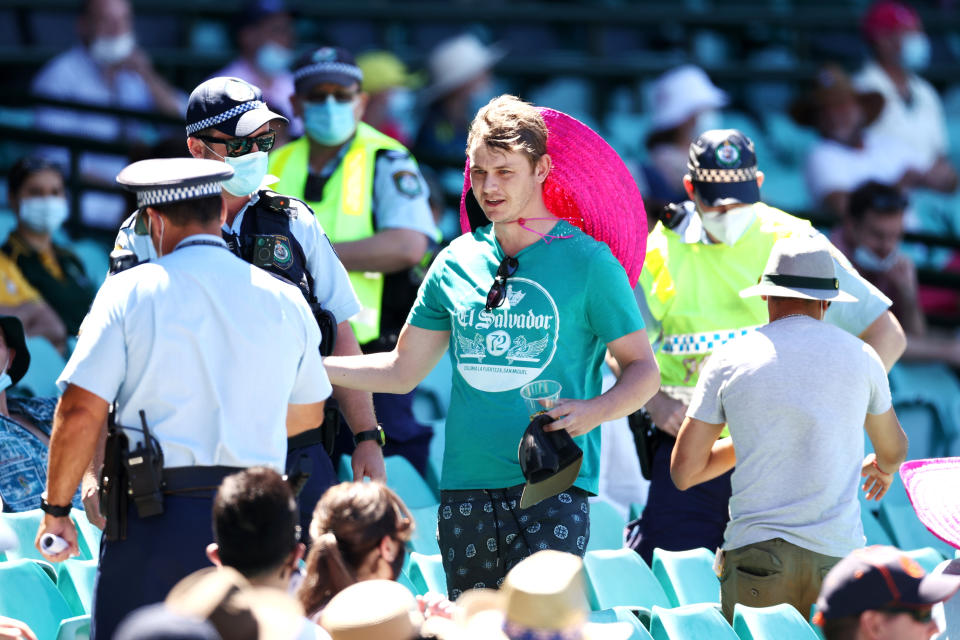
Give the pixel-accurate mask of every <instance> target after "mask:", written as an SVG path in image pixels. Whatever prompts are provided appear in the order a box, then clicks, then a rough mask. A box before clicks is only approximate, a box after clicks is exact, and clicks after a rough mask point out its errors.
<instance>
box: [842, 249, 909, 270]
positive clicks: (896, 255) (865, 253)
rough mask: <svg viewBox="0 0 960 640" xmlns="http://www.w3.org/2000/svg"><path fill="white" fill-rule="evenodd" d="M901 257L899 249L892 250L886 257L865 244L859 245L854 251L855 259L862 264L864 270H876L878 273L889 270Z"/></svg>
mask: <svg viewBox="0 0 960 640" xmlns="http://www.w3.org/2000/svg"><path fill="white" fill-rule="evenodd" d="M899 259H900V252H899V251H891V252H890V255H888V256H887V257H886V258H881V257H880V256H878V255H877V254H876V253H874V252H873V251H871V250H870V249H867V248H866V247H864V246H860V247H857V248H856V249H855V250H854V252H853V261H854V262H856V263H857V264H858V265H860V267H862V268H863V270H864V271H875V272H878V273H883V272H885V271H889V270H890V268H891V267H893V265H895V264H896V263H897V260H899Z"/></svg>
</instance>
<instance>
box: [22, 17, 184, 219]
mask: <svg viewBox="0 0 960 640" xmlns="http://www.w3.org/2000/svg"><path fill="white" fill-rule="evenodd" d="M77 32H78V34H79V36H80V44H79V45H77V46H75V47H73V48H72V49H70V50H69V51H66V52H64V53H62V54H60V55H59V56H57V57H56V58H54V59H53V60H51V61H50V62H49V63H47V65H46V66H44V67H43V69H41V70H40V72H39V73H38V74H37V75H36V77H34V79H33V83H32V91H33V93H34V94H35V95H37V96H41V97H44V98H54V99H57V100H67V101H72V102H79V103H84V104H91V105H96V106H102V107H119V108H124V109H133V110H137V111H145V112H148V111H155V112H159V113H163V114H167V115H170V116H179V115H182V114H183V108H184V104H185V100H184V96H183V95H182V94H181V93H180V92H179V91H178V90H176V89H174V88H173V87H172V86H171V85H170V84H169V83H167V81H166V80H164V79H163V77H161V76H160V74H158V73H157V71H156V70H155V69H154V68H153V64H152V63H151V62H150V58H149V57H148V56H147V54H146V53H144V51H143V50H142V49H140V48H139V47H138V46H137V41H136V36H135V35H134V32H133V12H132V9H131V7H130V3H129V1H128V0H85V1H84V2H83V5H82V8H81V11H80V16H79V18H78V20H77ZM36 128H37V129H39V130H41V131H51V132H54V133H62V134H68V135H80V136H88V137H90V138H94V139H96V140H99V141H116V142H131V141H134V140H138V139H141V138H143V137H144V134H145V130H143V129H138V128H137V125H136V124H135V121H131V120H129V119H125V118H119V117H116V116H111V115H107V114H100V113H83V112H79V111H71V110H68V109H62V108H52V107H41V108H39V109H38V110H37V114H36ZM55 157H56V158H57V160H58V161H59V163H60V164H61V166H67V164H68V163H67V162H66V159H67V156H66V153H65V152H64V153H57V155H56V156H55ZM125 164H126V160H125V159H124V158H122V157H119V156H115V155H108V154H103V153H83V154H81V156H80V173H81V175H82V177H83V178H84V179H85V180H88V181H90V182H93V183H95V184H102V185H106V186H111V187H112V186H114V182H113V178H114V176H116V175H117V173H118V172H119V171H120V170H121V169H122V168H123V166H124V165H125ZM79 213H80V217H81V219H82V220H83V222H84V223H86V224H89V225H91V226H95V227H101V228H105V229H109V228H113V227H115V226H116V225H117V223H118V222H119V221H120V220H121V219H122V216H123V199H122V198H121V197H120V196H117V195H114V194H107V193H103V192H96V191H88V192H86V193H84V194H83V197H82V198H81V206H80V212H79Z"/></svg>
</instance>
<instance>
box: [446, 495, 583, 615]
mask: <svg viewBox="0 0 960 640" xmlns="http://www.w3.org/2000/svg"><path fill="white" fill-rule="evenodd" d="M522 492H523V485H518V486H515V487H510V488H507V489H470V490H466V491H441V492H440V508H439V509H438V514H437V516H438V526H437V541H438V542H439V543H440V553H441V554H442V556H443V569H444V573H446V575H447V595H448V596H449V598H450V599H451V600H455V599H456V598H457V597H459V596H460V594H461V593H463V592H464V591H466V590H467V589H473V588H483V587H486V588H489V589H496V588H498V587H499V586H500V585H501V583H502V582H503V579H504V577H505V576H506V575H507V572H508V571H510V569H512V568H513V567H514V565H516V564H517V563H518V562H520V561H521V560H523V559H524V558H526V557H527V556H529V555H530V554H532V553H534V552H535V551H540V550H541V549H555V550H557V551H567V552H569V553H575V554H577V555H579V556H582V555H583V553H584V550H586V548H587V540H589V539H590V504H589V503H588V502H587V492H586V491H583V490H582V489H578V488H576V487H571V488H570V489H567V490H566V491H564V492H563V493H560V494H558V495H556V496H553V497H552V498H547V499H546V500H543V501H541V502H538V503H537V504H535V505H533V506H532V507H530V508H529V509H521V508H520V494H521V493H522Z"/></svg>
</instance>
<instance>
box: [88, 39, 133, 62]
mask: <svg viewBox="0 0 960 640" xmlns="http://www.w3.org/2000/svg"><path fill="white" fill-rule="evenodd" d="M136 46H137V39H136V38H135V37H134V35H133V32H132V31H128V32H126V33H122V34H120V35H118V36H100V37H99V38H97V39H96V40H94V41H93V42H91V43H90V57H92V58H93V59H94V60H96V61H97V63H99V64H101V65H103V66H105V67H112V66H113V65H115V64H118V63H120V62H123V61H124V60H126V59H127V58H129V57H130V54H131V53H133V49H134V48H135V47H136Z"/></svg>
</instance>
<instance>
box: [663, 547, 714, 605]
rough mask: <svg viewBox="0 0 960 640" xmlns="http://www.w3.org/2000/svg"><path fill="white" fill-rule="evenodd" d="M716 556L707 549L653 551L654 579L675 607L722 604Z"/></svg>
mask: <svg viewBox="0 0 960 640" xmlns="http://www.w3.org/2000/svg"><path fill="white" fill-rule="evenodd" d="M713 559H714V554H713V552H712V551H709V550H707V549H704V548H703V547H701V548H699V549H690V550H689V551H664V550H663V549H654V550H653V563H652V567H651V568H652V570H653V575H655V576H656V577H657V580H658V581H659V582H660V586H661V587H663V591H664V593H666V594H667V598H669V599H670V604H671V605H673V606H675V607H676V606H681V605H685V604H697V603H701V602H708V603H715V604H719V603H720V581H719V580H718V579H717V576H716V574H715V573H714V572H713Z"/></svg>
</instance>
